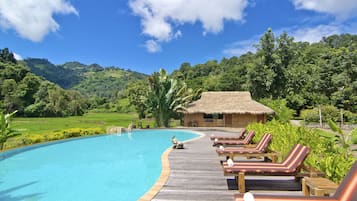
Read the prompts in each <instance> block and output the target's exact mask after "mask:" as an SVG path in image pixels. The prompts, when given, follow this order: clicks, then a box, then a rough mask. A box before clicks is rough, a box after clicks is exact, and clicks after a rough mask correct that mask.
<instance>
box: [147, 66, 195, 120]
mask: <svg viewBox="0 0 357 201" xmlns="http://www.w3.org/2000/svg"><path fill="white" fill-rule="evenodd" d="M148 80H149V91H148V93H147V95H146V97H145V100H144V102H145V105H146V107H147V109H148V112H150V113H152V115H153V117H154V118H155V122H156V125H157V126H158V127H161V126H165V127H169V120H170V118H171V117H172V116H173V115H174V114H175V113H176V112H177V111H179V110H183V109H184V108H185V107H186V106H187V104H188V103H189V102H190V101H191V99H192V90H191V89H188V88H187V85H186V84H185V83H184V82H181V81H178V80H175V79H171V78H169V76H168V75H167V72H166V71H165V70H163V69H160V71H159V72H158V73H157V72H155V73H154V74H153V75H152V76H150V77H149V79H148Z"/></svg>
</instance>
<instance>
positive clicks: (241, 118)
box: [232, 114, 258, 127]
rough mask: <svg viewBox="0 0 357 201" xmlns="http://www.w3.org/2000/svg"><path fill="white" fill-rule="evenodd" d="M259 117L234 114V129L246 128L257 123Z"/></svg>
mask: <svg viewBox="0 0 357 201" xmlns="http://www.w3.org/2000/svg"><path fill="white" fill-rule="evenodd" d="M257 121H258V115H254V114H233V119H232V127H246V126H247V125H248V124H249V123H252V122H257Z"/></svg>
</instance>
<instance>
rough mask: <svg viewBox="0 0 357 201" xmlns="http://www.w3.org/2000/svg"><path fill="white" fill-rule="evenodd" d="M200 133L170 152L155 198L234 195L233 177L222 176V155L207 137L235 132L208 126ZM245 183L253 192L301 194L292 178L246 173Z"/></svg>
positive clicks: (225, 199)
mask: <svg viewBox="0 0 357 201" xmlns="http://www.w3.org/2000/svg"><path fill="white" fill-rule="evenodd" d="M200 132H203V133H205V134H206V135H205V137H203V138H200V139H198V140H195V141H190V142H187V143H185V149H175V150H173V151H172V152H171V153H170V154H169V161H170V175H169V178H168V180H167V181H166V183H165V185H164V187H163V188H162V189H161V190H160V192H159V193H158V194H157V195H156V196H155V197H154V199H153V200H154V201H163V200H165V201H179V200H180V201H183V200H186V201H187V200H197V201H199V200H208V201H209V200H220V201H231V200H233V195H234V194H236V193H238V190H237V184H236V182H235V180H234V178H233V177H225V176H224V175H223V171H222V167H221V164H220V160H223V159H224V157H219V156H218V155H217V154H216V152H215V147H212V141H211V140H210V139H209V138H210V136H211V134H215V135H217V134H219V135H221V136H222V135H234V133H233V132H227V131H217V130H209V129H206V130H202V129H201V130H200ZM237 159H239V160H246V159H245V158H237ZM246 186H247V190H249V191H251V192H253V193H254V194H262V193H263V194H282V195H286V194H289V195H302V192H301V189H300V184H298V183H296V182H295V181H294V179H293V177H263V176H261V177H259V176H258V177H257V176H254V177H253V176H247V177H246ZM281 187H284V188H281ZM281 189H284V190H289V192H287V191H281ZM291 190H294V191H291Z"/></svg>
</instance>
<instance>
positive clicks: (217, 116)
mask: <svg viewBox="0 0 357 201" xmlns="http://www.w3.org/2000/svg"><path fill="white" fill-rule="evenodd" d="M203 118H204V119H205V121H206V122H212V121H213V119H223V114H217V113H215V114H203Z"/></svg>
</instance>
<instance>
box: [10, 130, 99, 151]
mask: <svg viewBox="0 0 357 201" xmlns="http://www.w3.org/2000/svg"><path fill="white" fill-rule="evenodd" d="M102 133H105V131H104V130H103V129H102V128H85V129H84V128H70V129H66V130H61V131H53V132H51V133H48V134H46V135H41V134H27V135H22V136H19V137H16V138H13V139H11V140H9V141H7V142H6V144H5V148H6V149H10V148H15V147H20V146H24V145H31V144H36V143H41V142H47V141H54V140H62V139H66V138H72V137H80V136H87V135H97V134H102Z"/></svg>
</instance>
